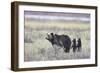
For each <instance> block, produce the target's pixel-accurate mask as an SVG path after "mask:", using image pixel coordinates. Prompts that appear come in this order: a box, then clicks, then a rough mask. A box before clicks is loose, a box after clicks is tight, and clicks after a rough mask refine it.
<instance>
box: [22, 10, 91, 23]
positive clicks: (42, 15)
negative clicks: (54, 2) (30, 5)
mask: <svg viewBox="0 0 100 73" xmlns="http://www.w3.org/2000/svg"><path fill="white" fill-rule="evenodd" d="M24 14H25V19H29V20H59V21H71V22H72V21H73V22H74V21H79V22H86V23H89V22H90V14H84V13H67V12H66V13H58V12H39V11H25V12H24Z"/></svg>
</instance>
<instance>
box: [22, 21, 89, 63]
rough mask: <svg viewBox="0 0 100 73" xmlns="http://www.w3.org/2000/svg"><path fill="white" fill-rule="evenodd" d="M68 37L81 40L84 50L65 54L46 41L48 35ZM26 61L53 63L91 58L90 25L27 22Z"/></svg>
mask: <svg viewBox="0 0 100 73" xmlns="http://www.w3.org/2000/svg"><path fill="white" fill-rule="evenodd" d="M51 32H53V33H56V34H64V35H68V36H69V37H70V38H71V40H73V39H74V38H75V39H78V38H81V40H82V50H81V51H80V52H73V50H72V49H71V50H70V52H69V53H65V52H64V50H63V48H62V47H60V49H59V48H58V47H56V48H54V47H53V46H52V44H51V43H50V42H49V41H48V40H46V39H45V38H46V37H47V34H48V33H51ZM24 34H25V38H24V42H25V43H24V47H25V48H24V61H51V60H72V59H87V58H90V25H89V23H82V22H64V21H63V22H61V21H47V22H46V21H36V20H35V21H31V20H30V21H29V20H25V30H24ZM55 52H56V53H55Z"/></svg>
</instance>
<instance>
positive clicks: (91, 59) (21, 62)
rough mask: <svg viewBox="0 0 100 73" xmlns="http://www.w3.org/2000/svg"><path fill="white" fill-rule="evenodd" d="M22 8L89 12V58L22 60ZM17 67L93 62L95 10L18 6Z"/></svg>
mask: <svg viewBox="0 0 100 73" xmlns="http://www.w3.org/2000/svg"><path fill="white" fill-rule="evenodd" d="M24 10H29V11H50V12H74V13H90V14H91V22H90V25H91V26H90V27H91V35H90V36H91V54H90V59H81V60H64V61H63V60H60V61H41V62H24V34H23V33H24ZM18 32H19V54H18V56H19V68H31V67H32V68H34V67H48V66H62V65H82V64H95V40H94V39H95V10H93V9H79V8H60V7H59V8H58V7H46V6H45V7H44V6H27V5H26V6H25V5H20V6H19V31H18Z"/></svg>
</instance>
